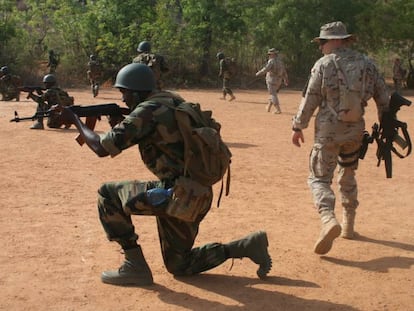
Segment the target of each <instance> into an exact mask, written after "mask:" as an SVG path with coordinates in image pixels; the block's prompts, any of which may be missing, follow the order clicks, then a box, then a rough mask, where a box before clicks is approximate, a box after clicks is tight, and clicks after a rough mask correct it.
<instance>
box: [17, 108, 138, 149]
mask: <svg viewBox="0 0 414 311" xmlns="http://www.w3.org/2000/svg"><path fill="white" fill-rule="evenodd" d="M66 108H67V109H70V110H72V112H73V113H74V114H76V115H78V117H86V121H85V124H86V126H87V127H89V128H90V129H91V130H93V129H94V128H95V125H96V121H97V120H101V117H102V116H108V117H109V124H110V125H111V127H113V126H115V124H117V123H119V121H121V120H122V119H123V118H124V116H125V115H128V114H129V113H130V110H129V108H126V107H125V108H124V107H120V106H119V105H117V104H115V103H108V104H99V105H91V106H80V105H73V106H69V107H66ZM54 113H58V112H56V110H55V109H54V108H52V109H49V110H47V111H38V112H36V113H35V114H34V115H33V116H31V117H23V118H21V117H19V114H18V113H17V111H15V112H14V118H13V119H11V120H10V122H20V121H27V120H32V121H34V120H36V119H38V118H44V117H49V116H50V115H51V114H54ZM76 140H77V142H78V143H79V144H80V145H83V144H84V141H83V140H82V138H81V136H78V137H77V138H76Z"/></svg>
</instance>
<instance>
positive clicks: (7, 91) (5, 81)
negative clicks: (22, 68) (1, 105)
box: [0, 66, 22, 101]
mask: <svg viewBox="0 0 414 311" xmlns="http://www.w3.org/2000/svg"><path fill="white" fill-rule="evenodd" d="M0 73H1V78H0V91H1V96H2V97H1V100H3V101H8V100H13V99H16V101H20V91H19V89H18V87H19V86H20V85H21V84H22V81H21V79H20V77H19V76H16V75H12V74H11V73H10V70H9V67H7V66H3V67H1V69H0Z"/></svg>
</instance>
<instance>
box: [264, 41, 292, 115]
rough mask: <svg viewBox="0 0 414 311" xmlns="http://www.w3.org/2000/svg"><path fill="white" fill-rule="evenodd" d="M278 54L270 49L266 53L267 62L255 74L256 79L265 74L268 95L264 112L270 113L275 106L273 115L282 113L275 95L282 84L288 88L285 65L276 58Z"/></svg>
mask: <svg viewBox="0 0 414 311" xmlns="http://www.w3.org/2000/svg"><path fill="white" fill-rule="evenodd" d="M278 53H279V51H277V50H276V49H273V48H272V49H270V50H269V51H268V52H267V55H268V57H269V60H268V61H267V63H266V65H265V66H264V67H263V68H262V69H260V70H259V71H258V72H256V77H258V76H261V75H263V74H266V86H267V90H268V91H269V94H270V98H269V104H268V105H267V107H266V110H267V112H270V109H271V108H272V106H275V108H276V111H275V112H274V113H276V114H280V113H281V112H282V111H281V109H280V104H279V98H278V97H277V93H278V92H279V89H280V88H281V87H282V83H284V85H285V86H288V84H289V80H288V75H287V72H286V68H285V65H284V64H283V62H282V60H281V59H280V58H279V57H278V56H277V54H278Z"/></svg>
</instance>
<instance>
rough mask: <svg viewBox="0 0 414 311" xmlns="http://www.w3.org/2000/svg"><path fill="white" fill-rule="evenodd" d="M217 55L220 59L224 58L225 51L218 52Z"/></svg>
mask: <svg viewBox="0 0 414 311" xmlns="http://www.w3.org/2000/svg"><path fill="white" fill-rule="evenodd" d="M216 57H217V58H218V59H224V53H223V52H218V53H217V55H216Z"/></svg>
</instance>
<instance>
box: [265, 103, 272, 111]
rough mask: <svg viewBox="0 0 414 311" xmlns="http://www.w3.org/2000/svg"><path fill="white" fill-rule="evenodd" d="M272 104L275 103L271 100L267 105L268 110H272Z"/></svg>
mask: <svg viewBox="0 0 414 311" xmlns="http://www.w3.org/2000/svg"><path fill="white" fill-rule="evenodd" d="M272 105H273V103H272V102H271V101H269V103H268V104H267V106H266V111H267V112H270V109H272Z"/></svg>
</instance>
